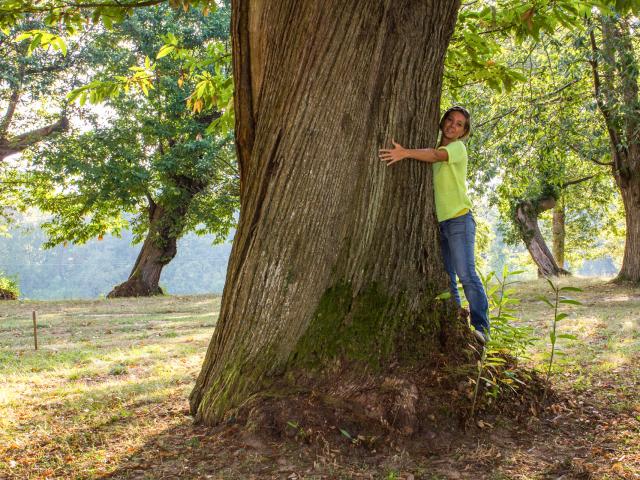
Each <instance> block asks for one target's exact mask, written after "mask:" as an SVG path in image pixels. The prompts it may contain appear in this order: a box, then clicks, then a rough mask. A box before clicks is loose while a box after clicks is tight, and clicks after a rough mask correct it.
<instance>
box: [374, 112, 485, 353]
mask: <svg viewBox="0 0 640 480" xmlns="http://www.w3.org/2000/svg"><path fill="white" fill-rule="evenodd" d="M470 129H471V116H470V115H469V112H468V111H467V110H466V109H465V108H463V107H459V106H456V107H451V108H450V109H449V110H447V111H446V112H445V113H444V115H443V116H442V119H441V120H440V132H441V136H440V143H439V144H438V147H437V148H422V149H416V150H411V149H407V148H404V147H403V146H402V145H400V144H399V143H396V142H395V141H393V142H392V143H393V148H392V149H381V150H380V159H381V160H382V161H384V162H387V166H390V165H393V164H394V163H396V162H399V161H400V160H403V159H405V158H413V159H415V160H419V161H422V162H427V163H431V164H432V165H433V191H434V195H435V202H436V216H437V217H438V225H439V227H440V245H441V248H442V257H443V260H444V266H445V269H446V271H447V273H448V274H449V280H450V283H449V289H450V290H451V295H452V296H453V298H454V299H455V301H456V302H457V304H458V306H459V307H460V306H461V303H460V295H459V294H458V288H457V279H456V276H457V277H459V278H460V282H462V288H463V289H464V294H465V296H466V297H467V300H468V302H469V309H470V310H471V325H473V327H474V329H475V330H474V333H475V335H476V338H478V340H479V341H480V342H481V343H483V344H484V343H486V341H487V339H488V337H489V318H488V316H487V309H488V302H487V295H486V294H485V291H484V288H483V286H482V282H481V281H480V278H479V277H478V274H477V273H476V262H475V253H474V246H475V238H476V222H475V220H474V218H473V214H472V213H471V201H470V200H469V196H468V195H467V184H466V178H467V149H466V147H465V145H464V143H463V142H462V139H464V138H466V137H467V136H468V135H469V131H470Z"/></svg>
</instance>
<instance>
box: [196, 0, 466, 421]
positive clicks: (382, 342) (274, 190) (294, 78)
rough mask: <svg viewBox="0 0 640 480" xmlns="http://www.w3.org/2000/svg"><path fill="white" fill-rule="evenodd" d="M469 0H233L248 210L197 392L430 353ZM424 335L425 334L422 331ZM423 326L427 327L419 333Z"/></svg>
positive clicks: (232, 400) (213, 399) (238, 392)
mask: <svg viewBox="0 0 640 480" xmlns="http://www.w3.org/2000/svg"><path fill="white" fill-rule="evenodd" d="M458 7H459V2H458V1H453V0H394V1H381V2H370V1H368V0H347V1H344V0H327V1H325V2H312V1H304V2H301V1H299V0H274V1H269V2H267V1H249V0H235V1H234V2H233V13H232V15H233V17H232V38H233V54H234V72H235V82H236V97H235V112H236V141H237V148H238V157H239V164H240V174H241V214H240V221H239V225H238V230H237V233H236V238H235V241H234V245H233V250H232V253H231V258H230V261H229V266H228V273H227V280H226V283H225V289H224V294H223V299H222V307H221V311H220V317H219V320H218V326H217V328H216V331H215V333H214V336H213V339H212V341H211V343H210V345H209V349H208V351H207V355H206V358H205V360H204V365H203V367H202V371H201V372H200V375H199V377H198V379H197V382H196V385H195V387H194V390H193V392H192V394H191V399H190V400H191V410H192V412H193V414H194V415H195V416H196V419H197V420H198V421H202V422H205V423H216V422H217V421H219V420H220V419H222V418H223V415H224V414H225V412H226V411H228V410H229V409H230V408H232V407H234V406H238V405H239V404H240V403H241V402H243V401H244V400H245V399H246V398H247V397H248V396H249V395H251V394H253V393H254V392H257V391H259V390H261V389H264V388H268V385H269V384H270V382H272V381H273V380H274V379H275V378H278V377H281V376H282V374H283V373H284V372H285V371H287V370H288V369H295V368H303V367H308V366H309V365H316V366H319V365H320V366H321V365H323V362H325V361H326V360H327V359H330V358H332V357H340V358H347V359H351V360H361V361H363V362H365V363H371V364H375V365H385V362H388V361H389V360H390V359H391V358H396V359H402V358H406V357H405V356H404V353H406V354H407V355H409V354H411V355H414V356H416V357H420V356H425V355H426V356H428V355H429V349H430V348H434V345H436V344H437V342H429V341H427V340H425V339H427V338H429V339H434V338H437V336H438V335H439V334H440V332H441V328H442V327H441V326H440V325H442V323H441V322H440V320H441V319H442V317H443V316H444V315H445V308H446V307H444V306H442V307H441V306H437V305H436V304H435V302H434V301H433V298H434V296H435V295H436V294H437V293H439V292H442V291H444V290H445V289H446V285H447V282H446V278H445V272H444V269H443V266H442V260H441V255H440V247H439V244H438V238H437V226H436V220H435V215H434V204H433V192H432V181H431V180H432V179H431V168H430V167H429V166H428V165H427V164H424V163H420V162H417V161H411V160H406V161H404V162H401V163H400V164H398V165H394V166H393V167H391V168H387V167H385V166H384V164H382V163H381V162H380V160H379V159H378V154H377V153H378V149H379V148H381V147H382V146H383V145H390V141H391V139H392V138H395V139H396V140H397V141H399V142H400V143H403V144H405V145H406V146H410V147H425V146H433V145H434V143H435V141H436V134H437V121H438V115H439V98H440V91H441V80H442V71H443V61H444V55H445V52H446V48H447V45H448V43H449V38H450V35H451V33H452V31H453V27H454V24H455V21H456V13H457V10H458ZM418 337H420V340H418V339H417V338H418ZM418 342H421V343H418Z"/></svg>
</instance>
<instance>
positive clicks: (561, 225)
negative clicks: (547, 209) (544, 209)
mask: <svg viewBox="0 0 640 480" xmlns="http://www.w3.org/2000/svg"><path fill="white" fill-rule="evenodd" d="M552 224H553V228H552V232H553V258H554V259H555V261H556V264H557V265H558V266H559V267H560V268H564V245H565V238H566V237H567V232H566V228H565V213H564V203H563V202H560V203H558V204H557V205H556V206H555V207H554V208H553V222H552Z"/></svg>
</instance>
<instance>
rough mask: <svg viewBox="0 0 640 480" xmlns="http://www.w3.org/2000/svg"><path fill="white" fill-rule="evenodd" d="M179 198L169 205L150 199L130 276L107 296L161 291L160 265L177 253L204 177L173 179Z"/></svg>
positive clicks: (162, 265) (205, 181) (162, 266)
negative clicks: (144, 230) (143, 235)
mask: <svg viewBox="0 0 640 480" xmlns="http://www.w3.org/2000/svg"><path fill="white" fill-rule="evenodd" d="M173 180H174V182H175V187H176V189H177V190H178V191H179V192H180V194H179V198H178V199H177V198H174V199H173V201H171V203H170V205H162V204H156V203H155V202H153V201H152V200H151V199H149V232H148V233H147V238H145V240H144V243H143V244H142V249H141V250H140V253H139V254H138V258H137V260H136V263H135V265H134V266H133V269H132V270H131V273H130V274H129V278H128V279H127V281H126V282H124V283H121V284H120V285H117V286H116V287H114V288H113V290H111V292H109V294H108V295H107V297H108V298H115V297H147V296H151V295H162V293H163V292H162V289H161V288H160V285H159V283H160V275H161V274H162V269H163V268H164V266H165V265H167V264H168V263H169V262H170V261H171V260H173V258H174V257H175V256H176V253H177V241H178V238H180V236H181V235H182V232H183V230H184V220H185V216H186V214H187V212H188V211H189V207H190V205H191V202H192V200H193V197H195V196H196V195H197V194H198V193H200V192H201V191H203V190H204V189H205V188H206V186H207V185H208V180H207V179H192V178H187V177H182V176H180V177H176V178H174V179H173Z"/></svg>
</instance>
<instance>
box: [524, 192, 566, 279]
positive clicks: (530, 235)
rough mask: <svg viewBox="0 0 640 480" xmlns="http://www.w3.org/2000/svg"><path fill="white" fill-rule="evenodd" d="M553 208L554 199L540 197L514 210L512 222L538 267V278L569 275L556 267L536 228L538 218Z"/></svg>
mask: <svg viewBox="0 0 640 480" xmlns="http://www.w3.org/2000/svg"><path fill="white" fill-rule="evenodd" d="M555 206H556V200H555V198H553V197H542V198H538V199H535V200H526V201H523V202H520V203H519V204H518V205H517V206H516V209H515V215H514V221H515V223H516V225H517V227H518V230H519V231H520V236H521V237H522V241H523V242H524V244H525V245H526V246H527V250H529V254H530V255H531V258H532V259H533V261H534V263H535V264H536V266H537V267H538V276H540V277H558V276H561V275H570V273H569V272H568V271H566V270H565V269H563V268H561V267H559V266H558V263H556V260H555V258H554V256H553V255H552V254H551V251H550V250H549V247H547V243H546V242H545V241H544V237H543V236H542V233H540V228H539V227H538V216H539V215H540V214H541V213H542V212H544V211H545V210H549V209H551V208H554V207H555Z"/></svg>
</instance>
